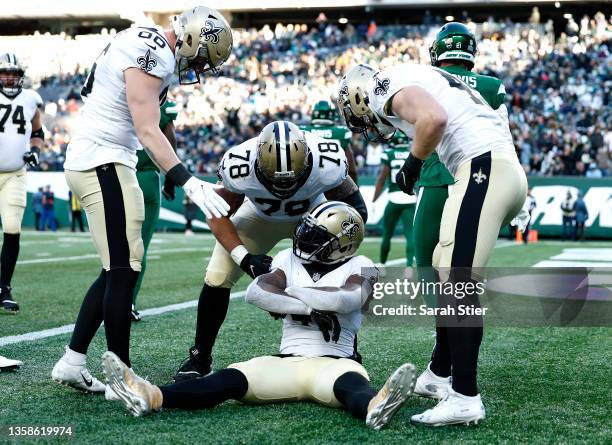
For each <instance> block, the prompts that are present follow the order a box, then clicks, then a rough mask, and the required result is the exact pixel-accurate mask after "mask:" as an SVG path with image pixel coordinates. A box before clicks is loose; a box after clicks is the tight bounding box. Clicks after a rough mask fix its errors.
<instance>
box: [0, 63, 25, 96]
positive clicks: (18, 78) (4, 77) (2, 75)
mask: <svg viewBox="0 0 612 445" xmlns="http://www.w3.org/2000/svg"><path fill="white" fill-rule="evenodd" d="M24 76H25V73H24V71H23V70H22V69H20V68H4V69H0V91H1V92H2V94H4V95H5V96H6V97H9V98H13V97H15V96H17V95H18V94H19V93H21V90H22V89H23V80H24Z"/></svg>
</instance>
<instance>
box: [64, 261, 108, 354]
mask: <svg viewBox="0 0 612 445" xmlns="http://www.w3.org/2000/svg"><path fill="white" fill-rule="evenodd" d="M105 290H106V271H105V270H104V269H102V272H101V273H100V275H99V276H98V278H97V279H96V281H94V282H93V283H92V284H91V286H90V287H89V289H88V290H87V293H86V294H85V298H84V299H83V303H81V310H80V311H79V316H78V317H77V321H76V324H75V326H74V331H73V332H72V338H71V339H70V349H72V350H73V351H76V352H80V353H81V354H87V348H88V347H89V344H90V343H91V340H92V338H93V337H94V335H96V332H97V331H98V328H99V327H100V324H101V323H102V302H103V301H104V291H105Z"/></svg>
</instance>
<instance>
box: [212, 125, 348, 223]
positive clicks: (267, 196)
mask: <svg viewBox="0 0 612 445" xmlns="http://www.w3.org/2000/svg"><path fill="white" fill-rule="evenodd" d="M304 136H305V137H306V144H307V145H308V147H309V148H310V153H311V161H310V166H311V167H310V172H309V173H308V178H307V179H306V182H305V183H304V184H303V185H302V186H301V187H300V188H299V189H298V190H297V191H296V192H295V194H294V195H293V196H291V197H289V198H287V199H279V198H277V197H276V196H274V195H273V194H272V193H271V192H270V191H268V189H267V188H266V187H265V186H264V185H263V184H262V183H261V182H260V181H259V179H258V178H257V175H256V173H255V160H256V158H257V138H252V139H249V140H248V141H246V142H243V143H242V144H240V145H237V146H235V147H232V148H230V149H229V150H228V151H227V152H226V153H225V155H224V156H223V160H222V161H221V164H220V166H219V171H218V175H219V178H220V179H221V181H222V183H223V187H224V188H226V189H227V190H229V191H230V192H233V193H238V194H240V195H245V197H246V198H247V200H246V202H245V205H250V206H252V207H253V209H254V210H255V212H256V213H257V215H258V216H260V217H261V218H263V219H265V220H267V221H272V222H274V221H276V222H289V221H298V220H299V219H300V218H301V217H302V215H303V214H304V213H306V212H307V211H308V210H309V209H310V208H312V207H314V206H316V205H317V204H320V203H321V202H324V201H325V195H324V194H323V193H324V192H326V191H328V190H331V189H333V188H335V187H338V186H339V185H340V184H342V182H343V181H344V180H345V179H346V177H347V174H348V173H347V172H348V168H347V163H346V156H345V155H344V150H343V149H342V147H341V146H340V144H339V143H338V142H334V141H330V140H326V139H323V138H321V137H319V136H316V135H314V134H312V133H308V132H304Z"/></svg>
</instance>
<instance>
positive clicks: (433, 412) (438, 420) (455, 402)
mask: <svg viewBox="0 0 612 445" xmlns="http://www.w3.org/2000/svg"><path fill="white" fill-rule="evenodd" d="M484 418H485V407H484V405H483V404H482V400H481V399H480V394H478V395H476V396H473V397H469V396H464V395H463V394H459V393H458V392H455V391H453V389H452V388H451V389H449V390H448V394H447V395H446V397H445V398H444V399H442V400H440V401H439V402H438V404H437V405H436V406H434V407H433V408H432V409H428V410H427V411H425V412H424V413H421V414H416V415H414V416H412V417H411V418H410V421H411V422H412V423H414V424H416V425H427V426H444V425H477V424H478V422H480V421H481V420H483V419H484Z"/></svg>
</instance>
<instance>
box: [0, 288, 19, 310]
mask: <svg viewBox="0 0 612 445" xmlns="http://www.w3.org/2000/svg"><path fill="white" fill-rule="evenodd" d="M0 307H2V309H3V311H4V312H6V313H9V314H16V313H17V312H19V305H18V304H17V302H16V301H15V300H13V296H12V295H11V288H10V287H9V286H2V287H0Z"/></svg>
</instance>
